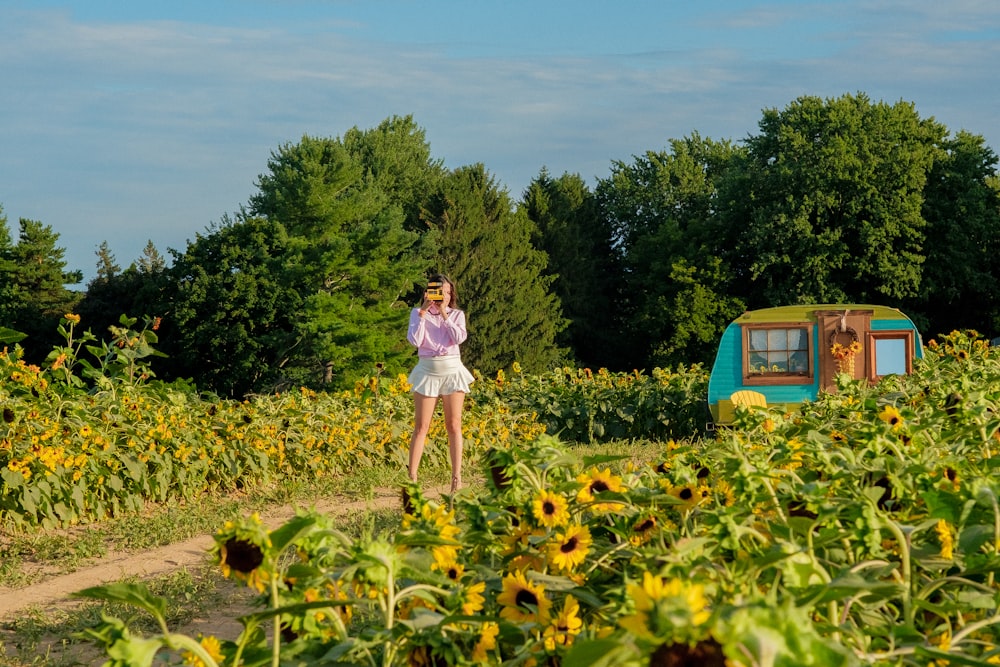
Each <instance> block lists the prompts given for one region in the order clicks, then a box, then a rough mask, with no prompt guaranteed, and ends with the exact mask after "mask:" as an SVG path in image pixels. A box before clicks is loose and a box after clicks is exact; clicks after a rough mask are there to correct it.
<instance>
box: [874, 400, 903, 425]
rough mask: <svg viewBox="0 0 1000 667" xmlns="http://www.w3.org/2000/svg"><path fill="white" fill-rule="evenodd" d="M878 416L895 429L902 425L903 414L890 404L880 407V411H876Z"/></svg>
mask: <svg viewBox="0 0 1000 667" xmlns="http://www.w3.org/2000/svg"><path fill="white" fill-rule="evenodd" d="M878 418H879V419H881V420H882V421H884V422H885V423H886V424H888V425H889V426H891V427H892V428H893V429H897V428H899V427H900V426H902V425H903V415H901V414H899V410H897V409H896V407H895V406H892V405H887V406H885V407H884V408H882V412H880V413H878Z"/></svg>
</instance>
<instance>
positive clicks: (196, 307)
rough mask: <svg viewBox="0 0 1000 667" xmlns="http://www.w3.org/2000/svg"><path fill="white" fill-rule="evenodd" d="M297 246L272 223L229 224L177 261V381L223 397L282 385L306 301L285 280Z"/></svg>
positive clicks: (172, 339)
mask: <svg viewBox="0 0 1000 667" xmlns="http://www.w3.org/2000/svg"><path fill="white" fill-rule="evenodd" d="M293 246H294V244H293V242H292V241H291V240H290V239H289V237H288V235H287V234H286V233H285V230H284V227H283V226H282V225H281V224H280V223H278V222H273V221H270V220H265V219H260V218H245V219H240V220H235V221H234V220H227V221H225V222H224V224H222V225H220V226H218V227H217V228H215V229H214V230H213V232H212V233H210V234H207V235H206V236H200V235H199V236H198V237H197V238H196V240H195V241H193V242H191V243H189V244H188V247H187V250H186V251H185V253H184V254H183V255H178V256H176V257H175V259H174V264H173V266H172V267H171V269H170V273H171V276H172V280H171V286H170V288H169V291H168V298H169V301H170V303H171V315H170V317H169V318H168V319H167V321H166V331H167V332H168V333H169V334H170V335H169V336H168V338H167V345H166V346H165V352H166V353H167V354H169V355H170V356H171V364H172V368H171V375H172V376H173V377H191V376H197V377H198V379H199V384H201V386H202V387H203V388H205V389H208V390H212V391H214V392H216V393H219V394H221V395H225V396H242V395H244V394H246V393H247V392H250V391H253V390H255V389H257V388H259V387H264V386H269V385H271V384H273V383H275V382H276V380H277V374H278V373H279V372H280V369H281V367H282V366H283V365H284V364H287V363H288V360H289V356H290V355H291V354H293V351H294V350H295V349H296V347H297V346H298V345H299V344H300V343H301V336H302V335H301V334H300V333H299V332H298V331H297V330H296V328H295V323H294V319H295V318H296V317H297V315H298V313H299V312H301V310H302V307H303V297H302V295H301V293H300V291H299V290H298V289H296V286H295V285H294V284H289V282H288V281H287V280H286V275H287V270H288V269H287V267H288V266H289V265H291V266H293V267H294V266H295V265H296V255H295V253H294V252H293V250H292V248H293Z"/></svg>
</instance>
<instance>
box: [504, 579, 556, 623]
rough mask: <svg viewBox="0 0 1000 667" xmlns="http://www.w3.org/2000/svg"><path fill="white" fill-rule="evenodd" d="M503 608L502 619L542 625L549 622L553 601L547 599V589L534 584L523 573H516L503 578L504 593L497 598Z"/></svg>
mask: <svg viewBox="0 0 1000 667" xmlns="http://www.w3.org/2000/svg"><path fill="white" fill-rule="evenodd" d="M497 602H498V603H499V604H500V605H501V606H502V607H503V609H501V610H500V618H505V619H507V620H508V621H512V622H514V623H541V624H545V623H548V621H549V608H550V607H551V606H552V601H551V600H549V599H548V598H547V597H545V587H544V586H542V585H538V584H532V583H530V582H529V581H528V580H527V579H525V576H524V573H523V572H514V573H513V574H508V575H507V576H506V577H504V578H503V591H502V592H501V593H500V595H498V596H497Z"/></svg>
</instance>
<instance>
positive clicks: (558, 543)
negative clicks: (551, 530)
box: [547, 526, 592, 571]
mask: <svg viewBox="0 0 1000 667" xmlns="http://www.w3.org/2000/svg"><path fill="white" fill-rule="evenodd" d="M591 543H592V540H591V538H590V530H589V529H588V528H587V527H586V526H569V527H568V528H567V529H566V530H565V532H562V533H557V534H556V536H555V538H554V539H553V540H551V541H550V542H549V543H548V547H547V552H548V557H549V562H550V563H552V565H553V566H554V567H555V568H556V569H559V570H563V571H569V570H572V569H573V568H575V567H576V566H577V565H579V564H580V563H582V562H583V561H584V559H586V557H587V553H588V552H589V551H590V545H591Z"/></svg>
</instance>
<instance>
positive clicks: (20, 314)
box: [0, 209, 83, 363]
mask: <svg viewBox="0 0 1000 667" xmlns="http://www.w3.org/2000/svg"><path fill="white" fill-rule="evenodd" d="M19 226H20V233H19V235H18V241H17V243H11V236H10V230H9V228H8V227H7V218H6V216H4V215H3V210H2V209H0V296H2V297H3V302H2V303H0V322H2V323H3V326H5V327H8V328H10V329H15V330H17V331H20V332H21V333H24V334H27V336H28V338H27V341H26V342H25V358H26V359H27V360H29V361H32V362H35V363H38V362H40V361H41V360H42V359H44V358H45V356H46V355H47V354H48V352H49V350H51V348H52V346H53V345H56V344H59V343H60V342H62V341H60V340H59V338H58V333H57V330H56V327H57V326H58V324H59V321H60V319H61V318H62V316H63V315H65V314H66V313H70V312H73V311H74V309H75V308H76V304H77V302H78V300H79V298H80V295H79V294H77V293H76V292H73V291H71V290H69V289H67V288H66V285H73V284H76V283H79V282H80V281H81V280H82V279H83V275H82V273H81V272H80V271H69V272H68V271H66V262H65V260H64V259H63V257H64V256H65V254H66V250H65V249H64V248H59V247H57V246H56V244H57V243H58V241H59V234H57V233H55V232H54V231H52V228H51V227H50V226H48V225H43V224H42V223H41V222H38V221H36V220H28V219H26V218H21V219H20V225H19Z"/></svg>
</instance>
